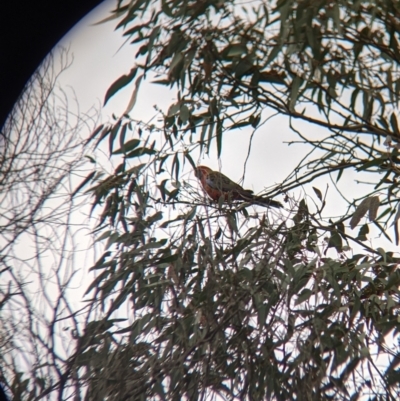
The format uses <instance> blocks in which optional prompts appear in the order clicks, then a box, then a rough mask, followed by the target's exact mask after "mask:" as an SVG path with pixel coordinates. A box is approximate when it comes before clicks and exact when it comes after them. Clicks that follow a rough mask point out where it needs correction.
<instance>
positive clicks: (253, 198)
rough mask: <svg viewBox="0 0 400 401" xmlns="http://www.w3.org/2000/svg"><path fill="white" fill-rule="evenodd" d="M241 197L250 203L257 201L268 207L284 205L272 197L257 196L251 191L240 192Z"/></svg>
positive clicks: (258, 203) (256, 202)
mask: <svg viewBox="0 0 400 401" xmlns="http://www.w3.org/2000/svg"><path fill="white" fill-rule="evenodd" d="M240 197H241V199H242V200H244V201H246V202H250V203H255V204H257V205H261V206H266V207H276V208H281V207H283V205H282V203H280V202H278V201H276V200H273V199H271V198H267V197H265V196H257V195H254V194H253V193H251V192H250V191H248V192H245V193H240Z"/></svg>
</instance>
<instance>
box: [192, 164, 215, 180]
mask: <svg viewBox="0 0 400 401" xmlns="http://www.w3.org/2000/svg"><path fill="white" fill-rule="evenodd" d="M211 171H212V170H211V169H210V168H208V167H206V166H197V167H196V170H195V175H196V177H197V178H198V179H199V180H200V179H201V178H202V177H203V176H204V175H207V174H208V173H211Z"/></svg>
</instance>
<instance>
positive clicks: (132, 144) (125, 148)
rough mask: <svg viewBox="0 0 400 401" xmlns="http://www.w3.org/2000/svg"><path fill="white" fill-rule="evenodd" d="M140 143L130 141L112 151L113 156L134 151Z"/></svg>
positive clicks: (138, 140)
mask: <svg viewBox="0 0 400 401" xmlns="http://www.w3.org/2000/svg"><path fill="white" fill-rule="evenodd" d="M140 142H141V141H140V139H131V140H129V141H128V142H126V143H124V144H123V145H122V146H121V147H120V148H119V149H118V150H116V151H114V152H113V155H118V154H121V153H127V152H129V151H131V150H133V149H135V148H136V147H137V146H138V145H139V144H140Z"/></svg>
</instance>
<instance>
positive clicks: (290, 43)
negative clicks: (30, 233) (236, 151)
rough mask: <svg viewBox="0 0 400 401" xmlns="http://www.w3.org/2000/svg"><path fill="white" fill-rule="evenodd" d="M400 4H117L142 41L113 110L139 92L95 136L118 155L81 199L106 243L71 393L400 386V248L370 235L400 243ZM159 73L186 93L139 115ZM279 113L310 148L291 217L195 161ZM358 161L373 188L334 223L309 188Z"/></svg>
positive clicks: (296, 179) (165, 396)
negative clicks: (212, 176) (227, 198)
mask: <svg viewBox="0 0 400 401" xmlns="http://www.w3.org/2000/svg"><path fill="white" fill-rule="evenodd" d="M398 14H399V9H398V4H397V3H396V2H393V1H383V0H381V1H376V2H373V3H372V2H369V1H336V2H332V1H328V0H317V1H314V0H313V1H291V0H286V1H285V0H281V1H277V2H272V1H271V2H269V1H254V2H249V3H245V4H243V2H238V1H234V0H218V1H216V0H201V1H187V0H162V1H155V0H131V1H126V2H122V1H119V2H118V4H117V7H116V9H115V10H114V11H113V13H112V15H111V16H110V17H109V18H107V21H108V20H114V19H118V25H117V27H118V28H122V29H123V30H124V33H123V34H124V35H125V36H126V37H127V38H128V39H129V40H130V42H131V43H132V44H134V45H135V46H137V49H138V50H137V55H136V56H137V57H136V62H135V65H133V66H132V67H131V69H130V71H127V73H126V74H125V75H123V76H122V77H120V78H118V79H117V80H116V81H115V82H114V83H113V84H112V85H111V86H110V88H109V90H108V91H107V93H106V94H105V103H108V102H110V99H112V98H113V96H115V95H116V94H117V93H118V91H119V90H120V89H122V88H123V87H125V86H127V85H130V84H131V83H133V82H134V88H133V91H132V98H131V101H130V103H129V105H128V107H127V109H126V112H125V114H124V115H123V116H121V117H120V118H115V120H114V121H113V122H111V123H109V124H104V125H101V126H99V127H98V128H97V129H96V130H94V131H93V133H92V135H91V136H90V138H89V139H88V141H87V143H88V145H90V144H95V146H97V147H101V146H107V147H108V152H109V154H110V157H112V159H113V161H114V162H115V164H116V168H115V169H114V171H113V172H111V173H109V174H107V173H105V172H104V171H99V169H98V168H97V166H96V165H95V167H94V169H93V171H91V172H89V173H88V174H87V175H86V177H85V178H84V179H83V181H81V184H80V185H77V187H76V190H75V193H74V194H75V195H76V194H78V192H81V191H82V190H83V189H84V190H85V191H86V193H89V194H91V195H92V204H91V213H92V214H93V215H97V216H98V221H97V223H98V224H97V227H96V229H95V230H94V233H95V235H96V236H97V238H96V241H97V242H100V243H102V244H103V245H104V251H103V253H102V255H101V256H100V258H98V260H97V262H96V263H95V264H94V265H93V266H92V268H91V271H92V272H93V274H94V279H93V281H92V282H91V283H90V284H89V285H88V288H87V292H86V301H87V303H88V305H90V306H89V309H90V313H88V314H87V315H85V316H87V320H86V321H85V324H84V326H83V327H82V326H78V325H77V326H76V331H75V332H74V336H73V341H71V343H72V347H73V350H72V351H71V352H69V353H68V359H67V363H66V364H65V365H63V368H62V369H60V372H61V375H59V380H58V381H56V382H55V383H56V384H55V385H54V388H55V389H61V390H60V392H59V394H61V396H60V397H62V396H63V395H64V394H66V393H63V391H64V389H65V383H68V384H70V385H71V386H73V385H74V386H75V387H74V388H73V389H71V387H70V388H69V389H68V390H69V391H70V393H68V394H72V393H74V396H75V397H76V398H77V399H80V398H85V399H88V400H102V399H110V400H145V399H160V400H180V399H191V400H198V399H202V400H204V399H218V398H220V399H230V400H236V399H237V400H243V399H249V400H270V399H274V400H275V399H276V400H287V399H298V400H328V399H332V400H349V399H352V400H355V399H376V400H379V399H381V400H383V399H385V400H386V399H390V400H397V399H398V398H399V397H400V375H399V362H400V360H399V357H400V346H399V334H398V330H399V316H398V304H399V284H400V273H399V271H398V268H397V266H398V263H399V257H398V256H397V255H396V254H394V253H393V252H390V251H388V250H385V249H383V248H376V246H375V245H374V244H371V243H370V242H368V241H367V240H368V239H369V238H368V236H369V231H370V227H377V228H378V229H379V230H380V232H381V234H382V235H383V236H385V238H387V239H391V237H390V235H391V233H390V232H389V228H390V225H391V224H392V225H393V226H394V227H395V230H394V233H395V242H397V241H398V229H397V222H398V220H399V218H400V212H398V211H397V210H400V209H399V206H398V186H397V169H398V167H397V164H398V143H399V142H398V135H399V128H398V123H397V118H398V116H397V104H398V100H399V91H400V75H399V61H400V59H399V57H400V53H399V40H400V38H399V31H400V29H399V26H400V21H399V19H398ZM155 76H156V78H154V77H155ZM149 78H150V79H154V81H153V83H154V84H155V85H165V86H168V87H170V88H171V91H175V93H176V99H177V100H176V101H175V102H174V103H173V104H171V106H170V107H169V109H168V111H167V112H166V113H162V112H161V111H160V112H159V113H160V115H161V117H162V119H161V120H162V121H161V123H160V124H158V123H154V124H146V123H144V122H143V121H137V120H134V119H133V118H132V117H131V116H129V112H130V110H131V109H132V108H133V107H134V106H135V103H136V100H137V97H138V93H139V92H140V87H141V85H143V82H144V81H146V79H149ZM265 112H269V113H272V112H276V113H279V114H280V115H285V116H287V117H288V124H289V126H290V127H291V128H292V130H293V132H295V133H296V134H297V135H298V137H299V142H301V143H304V144H306V145H307V146H308V149H309V152H308V154H307V155H306V157H304V158H302V159H300V160H299V163H298V165H297V166H296V167H295V168H294V169H293V172H292V173H290V174H289V175H288V177H286V179H284V180H283V181H282V182H281V183H280V184H279V185H277V186H276V187H274V188H270V189H269V190H268V191H266V192H267V193H266V195H268V196H276V195H279V194H283V195H284V196H285V210H284V211H283V212H280V211H279V212H277V211H272V210H268V209H263V208H260V207H256V206H251V205H249V204H246V203H240V202H239V203H228V204H223V203H222V202H219V203H211V202H209V200H208V199H206V198H205V197H204V196H203V194H202V192H201V190H200V189H199V186H198V184H197V183H196V182H195V181H194V180H192V178H191V177H192V175H191V174H192V168H194V167H195V165H196V163H195V162H194V160H196V158H198V157H200V156H201V155H203V154H204V153H211V152H212V150H213V149H214V148H215V149H216V154H217V155H218V156H219V155H220V154H221V151H222V148H223V146H226V143H227V141H228V139H227V136H226V133H227V132H228V131H230V130H234V129H239V128H243V127H251V128H252V129H254V130H255V129H257V128H258V127H260V126H261V125H262V123H263V119H264V115H265V114H264V113H265ZM299 122H306V123H307V124H312V125H316V126H318V127H320V128H321V133H320V136H318V137H317V138H315V137H311V136H307V135H306V134H304V132H303V129H302V127H304V125H301V124H300V123H299ZM347 171H352V172H354V173H357V175H360V176H362V177H363V179H364V178H365V177H367V180H368V183H369V185H371V187H370V188H371V189H370V190H369V191H367V192H365V193H362V194H360V195H359V197H358V198H357V199H355V200H354V201H353V202H349V207H348V210H347V211H344V212H343V213H338V214H339V216H335V217H331V216H327V215H326V214H325V213H324V211H325V206H326V204H327V203H328V202H329V196H327V195H326V194H325V195H323V194H322V192H321V190H320V189H318V188H317V187H313V191H311V187H308V186H307V184H311V185H313V184H314V182H315V181H316V179H317V178H320V177H326V179H329V178H331V176H332V174H333V173H335V177H334V178H333V179H332V180H333V182H334V183H335V185H336V184H337V185H339V183H340V180H341V179H342V177H344V176H345V173H346V172H347ZM314 185H316V184H314ZM309 190H310V191H309ZM302 191H304V192H305V194H304V192H302ZM308 191H309V192H308ZM382 194H383V195H384V196H382ZM313 195H315V196H316V201H315V202H314V203H313V202H311V201H309V200H310V199H311V198H312V196H313ZM298 199H300V200H298ZM382 206H383V210H381V207H382ZM366 215H368V220H369V221H367V220H366V219H365V216H366ZM349 227H350V228H354V227H360V228H359V231H358V234H357V235H352V234H351V232H350V230H349ZM49 391H50V390H49ZM44 396H46V395H44Z"/></svg>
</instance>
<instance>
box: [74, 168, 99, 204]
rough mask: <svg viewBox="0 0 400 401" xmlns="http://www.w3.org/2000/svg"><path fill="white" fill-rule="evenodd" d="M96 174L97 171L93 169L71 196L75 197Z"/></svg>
mask: <svg viewBox="0 0 400 401" xmlns="http://www.w3.org/2000/svg"><path fill="white" fill-rule="evenodd" d="M95 175H96V171H92V172H91V173H90V174H89V175H88V176H87V177H86V178H85V179H84V180H83V181H82V182H81V183H80V184H79V185H78V187H77V188H76V189H75V191H74V192H73V193H72V195H71V198H73V197H74V196H75V195H76V194H77V193H78V192H79V191H80V190H81V189H82V188H83V187H84V186H85V185H86V184H87V183H88V182H89V181H90V180H91V179H92V178H93V177H94V176H95Z"/></svg>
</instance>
